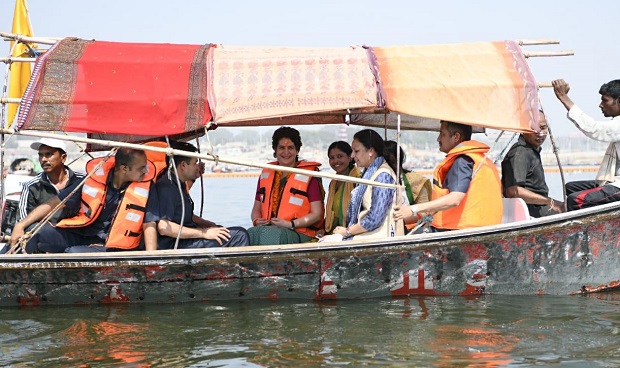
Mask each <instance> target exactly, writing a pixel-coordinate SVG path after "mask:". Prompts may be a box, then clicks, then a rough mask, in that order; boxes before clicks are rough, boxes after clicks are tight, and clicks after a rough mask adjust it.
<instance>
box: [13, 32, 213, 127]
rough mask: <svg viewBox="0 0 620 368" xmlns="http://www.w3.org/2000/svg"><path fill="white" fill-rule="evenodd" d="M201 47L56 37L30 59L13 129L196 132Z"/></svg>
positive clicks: (201, 122)
mask: <svg viewBox="0 0 620 368" xmlns="http://www.w3.org/2000/svg"><path fill="white" fill-rule="evenodd" d="M208 49H209V45H204V46H201V45H173V44H138V43H118V42H102V41H97V42H95V41H86V40H80V39H64V40H62V41H60V42H58V43H57V44H55V45H54V46H53V47H52V48H50V50H48V51H47V52H46V53H45V54H44V55H43V56H42V57H40V58H39V59H38V60H37V62H36V64H35V68H34V69H35V70H34V72H33V76H32V78H31V81H30V83H29V86H28V89H27V90H26V93H25V94H24V97H23V99H22V103H21V105H20V114H19V117H18V129H35V130H48V131H49V130H61V131H67V132H85V133H104V134H127V135H146V136H162V135H175V134H179V133H183V132H189V131H194V130H197V129H201V128H202V127H204V126H205V125H206V123H207V122H208V121H210V120H211V112H210V109H209V106H208V102H207V78H206V64H205V63H206V55H207V52H208Z"/></svg>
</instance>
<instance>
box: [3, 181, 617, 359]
mask: <svg viewBox="0 0 620 368" xmlns="http://www.w3.org/2000/svg"><path fill="white" fill-rule="evenodd" d="M593 175H594V174H593V173H585V174H575V175H571V176H569V177H568V178H567V179H568V180H577V179H582V178H590V177H592V176H593ZM548 182H549V183H550V186H551V187H552V194H553V195H554V196H555V197H556V198H559V197H560V196H561V192H559V191H558V190H557V189H558V188H559V187H560V185H559V183H560V181H559V177H557V175H548ZM205 186H206V190H205V202H206V203H205V212H204V216H205V217H207V218H209V219H212V220H215V221H216V222H218V223H221V224H223V225H227V226H231V225H242V226H249V222H250V221H249V215H250V209H251V205H252V193H253V192H254V190H255V188H256V177H252V178H225V179H224V178H206V179H205ZM194 190H195V191H196V190H197V188H196V187H195V188H194ZM192 194H193V195H194V198H195V199H196V207H197V211H199V206H200V204H199V202H200V191H199V190H198V191H197V192H193V193H192ZM619 342H620V293H606V294H600V295H593V296H588V297H583V296H565V297H557V296H553V297H552V296H528V297H515V296H484V297H475V298H464V297H411V298H402V299H389V298H386V299H371V300H349V301H338V302H334V303H315V302H310V301H253V302H208V303H203V302H197V303H189V304H170V305H141V306H62V307H28V308H1V309H0V366H13V367H59V366H60V367H63V366H64V367H75V366H80V367H89V366H119V367H136V366H162V367H284V366H287V367H320V366H349V367H359V366H367V367H378V366H385V367H410V366H437V367H454V366H457V367H464V366H487V367H493V366H517V365H518V366H548V365H553V366H570V367H582V366H605V367H607V366H620V344H619Z"/></svg>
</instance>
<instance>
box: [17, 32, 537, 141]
mask: <svg viewBox="0 0 620 368" xmlns="http://www.w3.org/2000/svg"><path fill="white" fill-rule="evenodd" d="M538 109H539V99H538V86H537V84H536V81H535V79H534V76H533V74H532V72H531V70H530V68H529V66H528V64H527V61H526V58H525V56H524V55H523V52H522V51H521V48H520V47H519V45H518V44H517V43H516V42H513V41H500V42H480V43H463V44H446V45H426V46H392V47H367V46H364V47H341V48H300V47H256V46H255V47H240V46H225V45H215V44H206V45H177V44H145V43H120V42H106V41H91V40H81V39H77V38H67V39H63V40H61V41H59V42H57V43H56V44H55V45H53V46H52V47H51V48H50V49H49V50H48V51H47V52H46V53H45V54H43V55H42V56H40V57H38V58H37V61H36V63H35V67H34V71H33V74H32V77H31V80H30V82H29V85H28V88H27V90H26V93H25V94H24V97H23V98H22V100H21V104H20V112H19V116H18V120H17V124H16V128H17V129H18V130H19V129H35V130H44V131H58V130H61V131H67V132H86V133H90V134H95V135H99V136H102V135H109V134H114V135H124V136H126V137H125V138H126V139H121V140H125V141H127V140H130V141H139V140H140V139H139V138H145V137H155V136H163V135H171V136H177V135H180V134H184V133H185V134H188V133H194V132H196V131H199V130H202V129H203V128H204V127H205V126H207V124H211V125H213V126H264V125H298V124H340V123H345V122H347V123H351V124H357V125H364V126H376V127H389V128H395V127H396V122H397V117H398V116H400V118H401V119H400V121H401V128H402V129H421V130H429V129H437V127H438V126H439V124H438V123H439V121H440V120H449V121H454V122H458V123H463V124H468V125H472V126H474V127H482V128H493V129H500V130H508V131H514V132H531V131H536V130H538ZM128 137H130V138H128Z"/></svg>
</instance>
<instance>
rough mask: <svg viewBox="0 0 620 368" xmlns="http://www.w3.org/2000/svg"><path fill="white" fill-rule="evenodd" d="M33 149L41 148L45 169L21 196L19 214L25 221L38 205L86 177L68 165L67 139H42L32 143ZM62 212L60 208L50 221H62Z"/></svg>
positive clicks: (33, 179)
mask: <svg viewBox="0 0 620 368" xmlns="http://www.w3.org/2000/svg"><path fill="white" fill-rule="evenodd" d="M30 148H32V149H34V150H36V151H38V153H39V164H40V165H41V169H42V171H41V172H40V173H39V174H37V176H35V177H34V178H32V180H30V181H29V182H27V183H26V184H24V187H23V189H22V194H21V196H20V197H19V215H18V218H17V220H18V221H21V220H23V219H24V218H25V217H26V216H27V215H28V213H30V212H31V211H32V210H34V209H35V208H36V207H37V206H39V205H41V204H43V203H45V202H47V201H48V200H50V199H52V198H53V197H55V196H57V195H58V193H59V192H60V191H61V190H63V189H64V188H65V187H67V186H71V185H72V184H74V183H77V182H80V181H81V180H82V179H84V175H83V174H78V173H74V172H73V170H71V169H70V168H69V167H68V166H66V165H65V161H66V160H67V146H66V145H65V142H63V141H61V140H59V139H53V138H41V139H40V140H39V141H37V142H33V143H32V144H31V145H30ZM61 215H62V211H57V212H56V213H55V214H54V216H52V217H51V219H50V221H51V222H52V223H53V224H55V223H56V222H58V220H60V218H61V217H60V216H61Z"/></svg>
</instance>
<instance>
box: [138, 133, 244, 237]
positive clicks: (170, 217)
mask: <svg viewBox="0 0 620 368" xmlns="http://www.w3.org/2000/svg"><path fill="white" fill-rule="evenodd" d="M170 145H171V147H172V148H173V149H177V150H183V151H188V152H196V147H194V146H193V145H191V144H189V143H184V142H171V144H170ZM173 160H174V164H175V168H176V170H175V168H172V170H167V171H164V172H163V173H162V174H161V175H160V177H159V178H158V179H157V182H156V183H155V188H156V190H157V201H151V199H150V198H149V202H148V205H147V209H146V217H145V220H144V241H145V245H146V247H147V248H149V247H153V246H154V245H155V244H157V247H158V249H174V247H175V242H176V238H177V235H179V243H178V246H177V248H178V249H187V248H212V247H239V246H247V245H249V236H248V233H247V231H246V230H245V229H244V228H242V227H230V228H225V227H222V226H219V225H216V224H215V223H213V222H211V221H209V220H205V219H203V218H201V217H199V216H196V215H194V202H193V201H192V199H191V197H190V196H189V193H188V192H187V187H186V184H185V183H186V182H187V181H193V180H195V179H196V177H197V175H198V174H199V172H200V166H199V164H198V162H197V159H196V158H195V157H185V156H180V155H175V156H174V158H173ZM177 178H178V179H177ZM179 185H180V186H181V187H180V188H179ZM180 224H183V225H182V226H181V225H180ZM155 230H156V233H157V234H158V235H159V239H157V234H154V233H152V231H153V232H154V231H155ZM179 230H180V231H181V232H180V234H179Z"/></svg>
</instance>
